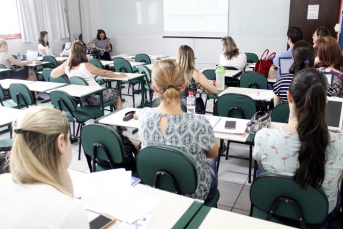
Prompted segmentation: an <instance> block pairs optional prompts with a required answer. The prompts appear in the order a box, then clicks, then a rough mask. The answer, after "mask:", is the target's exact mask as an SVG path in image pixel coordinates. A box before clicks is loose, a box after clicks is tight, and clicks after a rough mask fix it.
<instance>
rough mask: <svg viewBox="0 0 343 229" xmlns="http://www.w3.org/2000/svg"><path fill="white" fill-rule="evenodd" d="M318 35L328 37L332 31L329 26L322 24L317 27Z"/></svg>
mask: <svg viewBox="0 0 343 229" xmlns="http://www.w3.org/2000/svg"><path fill="white" fill-rule="evenodd" d="M316 35H317V36H318V37H319V36H320V37H328V36H331V34H330V31H329V29H328V28H326V27H324V26H320V27H318V28H317V29H316Z"/></svg>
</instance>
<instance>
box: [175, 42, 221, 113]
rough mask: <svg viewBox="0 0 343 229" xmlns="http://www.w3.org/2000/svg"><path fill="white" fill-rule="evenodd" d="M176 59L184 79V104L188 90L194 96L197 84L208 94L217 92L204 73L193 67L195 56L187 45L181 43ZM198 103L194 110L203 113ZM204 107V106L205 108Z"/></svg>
mask: <svg viewBox="0 0 343 229" xmlns="http://www.w3.org/2000/svg"><path fill="white" fill-rule="evenodd" d="M176 61H177V63H178V65H179V66H180V67H181V71H182V73H183V75H184V78H185V80H186V88H185V90H184V93H183V96H182V102H183V103H184V104H186V98H187V96H188V95H189V92H191V91H192V92H193V95H194V96H195V95H196V93H197V89H198V85H199V86H200V87H202V88H204V89H205V90H206V91H207V92H208V93H209V94H213V95H215V94H218V90H217V88H216V87H215V86H214V85H213V83H212V82H211V81H209V80H208V79H207V78H206V76H205V75H204V74H202V73H201V72H200V71H198V70H196V69H195V58H194V52H193V49H192V48H191V47H189V46H188V45H181V46H180V48H179V51H178V53H177V57H176ZM197 105H199V104H196V112H197V113H201V114H205V111H200V110H199V109H197V108H198V106H197ZM205 109H206V108H205Z"/></svg>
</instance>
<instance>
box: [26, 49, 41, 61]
mask: <svg viewBox="0 0 343 229" xmlns="http://www.w3.org/2000/svg"><path fill="white" fill-rule="evenodd" d="M37 57H38V50H27V51H26V59H27V60H37Z"/></svg>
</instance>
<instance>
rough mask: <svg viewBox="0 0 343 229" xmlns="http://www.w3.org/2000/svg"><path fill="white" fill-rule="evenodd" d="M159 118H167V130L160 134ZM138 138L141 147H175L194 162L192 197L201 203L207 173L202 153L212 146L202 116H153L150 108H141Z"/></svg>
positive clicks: (208, 182) (211, 136) (208, 126)
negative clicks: (196, 184)
mask: <svg viewBox="0 0 343 229" xmlns="http://www.w3.org/2000/svg"><path fill="white" fill-rule="evenodd" d="M161 117H167V118H168V124H167V128H166V131H165V133H164V134H162V133H161V128H160V120H161ZM138 135H139V139H140V141H141V142H142V148H144V147H146V146H149V145H166V146H173V147H176V148H178V149H180V150H182V151H184V152H185V153H188V154H189V155H190V156H191V157H192V158H193V159H194V161H195V164H196V170H197V173H198V187H197V189H196V191H195V192H194V193H193V194H191V195H185V196H189V197H192V198H197V199H202V200H205V199H206V198H207V195H208V193H209V191H210V185H211V182H212V180H211V172H210V168H209V166H208V164H207V163H206V161H205V159H206V151H209V150H211V149H212V148H213V146H214V133H213V129H212V126H211V124H210V122H209V121H208V120H207V119H206V118H205V116H203V115H197V114H187V113H185V114H179V115H166V114H161V113H157V112H156V111H155V109H154V108H144V109H143V110H141V111H140V113H139V131H138Z"/></svg>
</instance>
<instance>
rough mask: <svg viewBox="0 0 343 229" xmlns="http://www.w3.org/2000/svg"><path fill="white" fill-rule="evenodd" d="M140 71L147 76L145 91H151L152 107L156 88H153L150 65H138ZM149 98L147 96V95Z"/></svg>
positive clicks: (150, 102)
mask: <svg viewBox="0 0 343 229" xmlns="http://www.w3.org/2000/svg"><path fill="white" fill-rule="evenodd" d="M138 71H139V73H141V74H144V75H145V76H144V78H145V84H144V87H145V92H148V93H149V106H150V107H151V105H152V98H153V95H154V90H153V89H152V83H151V71H150V69H149V68H148V67H146V66H144V65H139V66H138ZM145 98H147V96H146V97H145Z"/></svg>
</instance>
